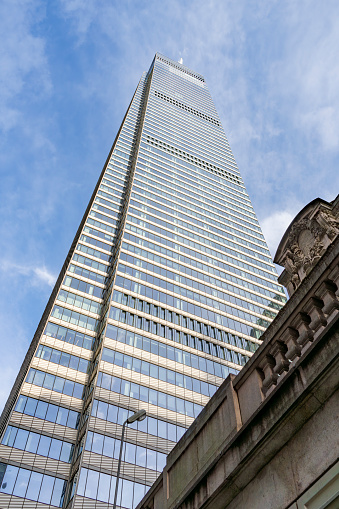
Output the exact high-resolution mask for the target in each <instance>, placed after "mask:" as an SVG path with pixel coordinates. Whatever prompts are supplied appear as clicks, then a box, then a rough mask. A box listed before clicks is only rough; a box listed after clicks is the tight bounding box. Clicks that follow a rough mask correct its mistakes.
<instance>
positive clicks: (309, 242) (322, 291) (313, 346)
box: [138, 197, 339, 509]
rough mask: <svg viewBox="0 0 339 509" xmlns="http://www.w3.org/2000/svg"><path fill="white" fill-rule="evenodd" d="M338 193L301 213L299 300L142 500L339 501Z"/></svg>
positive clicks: (295, 504)
mask: <svg viewBox="0 0 339 509" xmlns="http://www.w3.org/2000/svg"><path fill="white" fill-rule="evenodd" d="M338 234H339V197H337V198H336V199H335V200H334V201H333V202H331V203H328V202H326V201H324V200H321V199H316V200H314V201H312V202H311V203H310V204H309V205H307V206H306V207H305V208H304V209H303V210H302V211H301V212H300V213H299V214H298V215H297V216H296V218H295V219H294V220H293V221H292V223H291V224H290V226H289V227H288V229H287V231H286V233H285V235H284V237H283V238H282V240H281V243H280V245H279V248H278V250H277V254H276V257H275V262H276V263H279V264H280V265H283V266H284V267H285V270H284V271H283V273H282V274H281V276H280V282H282V283H283V284H284V285H285V286H286V287H287V289H288V292H289V295H290V300H289V301H288V302H287V304H286V305H285V306H284V308H283V309H282V310H281V311H280V312H279V314H278V316H277V317H276V318H275V320H274V321H273V323H272V324H271V325H270V326H269V327H268V329H267V330H266V332H265V333H264V335H263V336H262V339H263V344H262V345H261V346H260V347H259V349H258V350H257V351H256V353H255V354H254V356H253V357H252V358H251V359H250V361H249V362H248V363H247V364H246V366H245V367H244V368H243V369H242V371H241V372H240V373H239V374H238V375H237V376H234V375H229V376H228V378H227V379H226V380H225V382H224V383H223V385H222V386H221V387H220V388H219V390H218V391H217V392H216V394H215V395H214V396H213V397H212V399H211V400H210V401H209V403H208V404H207V405H206V407H205V408H204V410H203V411H202V412H201V414H200V415H199V416H198V418H197V419H196V420H195V421H194V423H193V424H192V426H191V427H190V428H189V429H188V430H187V432H186V433H185V435H184V436H183V437H182V438H181V440H180V441H179V443H178V444H177V445H176V447H175V448H174V449H173V450H172V452H171V453H170V455H169V456H168V458H167V463H166V467H165V469H164V471H163V473H162V475H161V476H160V477H159V478H158V479H157V481H156V482H155V484H154V485H153V486H152V488H151V489H150V491H149V492H148V494H147V495H146V496H145V498H144V499H143V501H142V502H141V503H140V504H139V506H138V509H179V508H180V509H200V508H201V509H225V508H227V509H239V508H241V509H301V508H304V509H306V508H307V509H316V508H317V509H320V508H322V509H325V508H326V509H336V508H338V507H339V463H338V452H339V444H338V429H339V425H338V423H339V415H338V414H339V412H338V410H339V404H338V403H339V402H338V380H339V362H338V351H339V330H338V323H339V235H338Z"/></svg>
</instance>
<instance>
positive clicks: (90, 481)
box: [84, 470, 99, 499]
mask: <svg viewBox="0 0 339 509" xmlns="http://www.w3.org/2000/svg"><path fill="white" fill-rule="evenodd" d="M89 473H90V475H88V477H87V482H86V489H85V493H84V495H85V497H88V498H94V499H96V496H97V491H98V485H99V472H95V471H94V470H90V471H89Z"/></svg>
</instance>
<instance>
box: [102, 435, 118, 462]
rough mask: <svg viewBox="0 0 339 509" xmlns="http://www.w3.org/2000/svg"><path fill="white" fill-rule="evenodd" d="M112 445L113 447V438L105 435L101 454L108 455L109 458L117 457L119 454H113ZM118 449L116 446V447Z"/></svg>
mask: <svg viewBox="0 0 339 509" xmlns="http://www.w3.org/2000/svg"><path fill="white" fill-rule="evenodd" d="M114 447H115V439H114V438H112V437H105V440H104V448H103V451H102V454H103V455H104V456H108V457H109V458H116V457H119V454H115V455H114ZM117 449H118V447H117Z"/></svg>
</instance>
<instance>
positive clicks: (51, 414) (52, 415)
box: [46, 405, 58, 422]
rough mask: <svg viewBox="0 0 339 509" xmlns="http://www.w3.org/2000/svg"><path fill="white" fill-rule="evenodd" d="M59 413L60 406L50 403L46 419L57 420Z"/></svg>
mask: <svg viewBox="0 0 339 509" xmlns="http://www.w3.org/2000/svg"><path fill="white" fill-rule="evenodd" d="M57 415H58V407H57V406H56V405H48V409H47V415H46V420H47V421H50V422H55V421H56V418H57Z"/></svg>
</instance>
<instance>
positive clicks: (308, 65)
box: [0, 0, 339, 409]
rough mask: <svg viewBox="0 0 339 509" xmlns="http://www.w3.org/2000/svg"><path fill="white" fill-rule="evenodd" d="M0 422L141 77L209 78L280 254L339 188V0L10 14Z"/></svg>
mask: <svg viewBox="0 0 339 509" xmlns="http://www.w3.org/2000/svg"><path fill="white" fill-rule="evenodd" d="M0 33H1V48H0V69H1V78H0V148H1V150H0V164H1V166H0V167H1V185H0V219H1V220H0V239H1V240H0V320H1V329H0V341H1V352H2V356H1V375H2V376H1V387H0V409H1V408H2V406H3V405H4V403H5V401H6V398H7V396H8V394H9V391H10V388H11V386H12V383H13V381H14V378H15V376H16V374H17V371H18V369H19V366H20V364H21V362H22V360H23V357H24V355H25V352H26V350H27V348H28V345H29V343H30V341H31V338H32V336H33V334H34V331H35V329H36V327H37V325H38V322H39V320H40V317H41V314H42V312H43V310H44V307H45V305H46V302H47V300H48V297H49V294H50V291H51V289H52V286H53V283H54V281H55V279H56V277H57V274H58V272H59V270H60V268H61V266H62V264H63V261H64V259H65V256H66V254H67V251H68V249H69V246H70V244H71V242H72V239H73V236H74V234H75V232H76V229H77V227H78V225H79V222H80V220H81V217H82V214H83V212H84V210H85V208H86V205H87V202H88V200H89V198H90V195H91V193H92V190H93V188H94V185H95V183H96V180H97V178H98V176H99V173H100V171H101V169H102V166H103V164H104V162H105V159H106V157H107V154H108V152H109V149H110V146H111V144H112V142H113V140H114V137H115V134H116V132H117V130H118V128H119V125H120V123H121V120H122V118H123V115H124V113H125V111H126V108H127V106H128V103H129V101H130V99H131V96H132V94H133V92H134V90H135V88H136V85H137V83H138V80H139V78H140V75H141V74H142V72H143V71H145V70H147V69H148V67H149V65H150V63H151V61H152V58H153V56H154V53H155V52H156V51H159V52H161V53H163V54H165V55H167V56H169V57H170V58H173V59H175V60H178V59H179V58H183V61H184V64H185V65H187V66H188V67H191V68H192V69H194V70H195V71H197V72H200V73H201V74H203V75H204V76H205V78H206V81H207V83H208V86H209V89H210V91H211V94H212V97H213V99H214V102H215V105H216V108H217V110H218V112H219V115H220V117H221V120H222V123H223V126H224V128H225V131H226V134H227V136H228V139H229V141H230V144H231V147H232V150H233V152H234V155H235V158H236V160H237V163H238V166H239V168H240V171H241V173H242V176H243V178H244V180H245V184H246V186H247V189H248V192H249V194H250V197H251V199H252V202H253V205H254V208H255V210H256V213H257V215H258V218H259V221H260V223H261V225H262V227H263V230H264V234H265V236H266V239H267V241H268V244H269V247H270V249H271V251H272V253H273V254H274V252H275V249H276V246H277V243H278V241H279V239H280V238H281V236H282V234H283V232H284V231H285V228H286V227H287V225H288V224H289V222H290V221H291V220H292V219H293V217H294V215H295V214H296V213H297V212H298V211H299V210H300V209H301V208H302V207H303V206H304V205H305V204H307V203H308V202H309V201H311V200H312V199H313V198H316V197H318V196H320V197H322V198H324V199H326V200H332V199H334V197H335V196H336V194H337V192H338V180H339V170H338V168H339V165H338V162H339V161H338V159H339V158H338V151H339V95H338V90H339V58H338V48H339V3H338V2H337V1H336V0H334V1H332V0H323V1H315V0H307V1H305V0H298V1H295V0H293V1H289V0H283V1H282V0H281V1H274V0H265V1H260V0H257V1H254V0H236V1H231V0H219V1H217V0H215V1H213V0H195V1H184V0H180V1H178V0H162V1H161V2H160V1H155V0H149V1H145V0H144V1H143V2H142V1H137V0H135V1H128V0H127V1H126V0H125V1H120V2H117V1H114V0H86V1H85V0H53V1H51V2H45V1H39V0H4V1H3V2H1V6H0Z"/></svg>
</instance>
